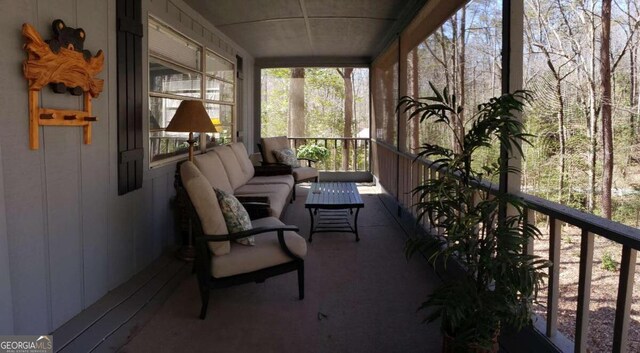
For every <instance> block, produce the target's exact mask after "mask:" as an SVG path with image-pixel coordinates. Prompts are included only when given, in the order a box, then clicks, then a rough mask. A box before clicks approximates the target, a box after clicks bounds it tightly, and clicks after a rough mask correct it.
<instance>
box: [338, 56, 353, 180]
mask: <svg viewBox="0 0 640 353" xmlns="http://www.w3.org/2000/svg"><path fill="white" fill-rule="evenodd" d="M338 73H339V74H340V76H342V80H343V81H344V130H343V133H342V137H352V136H353V132H352V131H351V125H352V124H353V79H352V78H353V77H352V74H353V68H351V67H345V68H344V69H343V70H342V71H340V70H338ZM350 143H351V141H347V140H344V141H342V170H344V171H347V170H349V144H350Z"/></svg>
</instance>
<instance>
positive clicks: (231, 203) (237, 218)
mask: <svg viewBox="0 0 640 353" xmlns="http://www.w3.org/2000/svg"><path fill="white" fill-rule="evenodd" d="M215 192H216V196H217V197H218V203H219V204H220V210H221V211H222V216H223V217H224V221H225V223H226V224H227V229H228V230H229V233H238V232H243V231H245V230H250V229H251V218H249V213H247V210H245V208H244V206H242V204H241V203H240V201H238V199H236V198H235V196H233V195H230V194H227V193H226V192H224V191H222V190H219V189H215ZM236 242H238V243H240V244H243V245H253V244H254V243H255V242H254V239H253V236H250V237H246V238H240V239H236Z"/></svg>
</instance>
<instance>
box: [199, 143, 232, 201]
mask: <svg viewBox="0 0 640 353" xmlns="http://www.w3.org/2000/svg"><path fill="white" fill-rule="evenodd" d="M193 162H194V164H195V165H196V167H198V169H199V170H200V172H201V173H202V174H203V175H204V176H205V177H206V178H207V180H208V181H209V184H210V185H211V186H212V187H214V188H216V189H220V190H222V191H224V192H226V193H227V194H233V187H231V183H230V182H229V177H228V176H227V172H226V171H225V169H224V165H223V164H222V161H221V160H220V157H218V155H217V154H216V153H213V152H209V153H205V154H199V155H197V156H195V157H193Z"/></svg>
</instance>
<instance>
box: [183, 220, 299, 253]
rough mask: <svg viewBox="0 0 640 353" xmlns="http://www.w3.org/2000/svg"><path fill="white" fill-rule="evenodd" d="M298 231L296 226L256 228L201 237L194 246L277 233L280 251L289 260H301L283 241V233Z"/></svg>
mask: <svg viewBox="0 0 640 353" xmlns="http://www.w3.org/2000/svg"><path fill="white" fill-rule="evenodd" d="M299 230H300V229H299V228H298V227H296V226H292V225H283V226H279V227H258V228H253V229H249V230H245V231H242V232H236V233H231V234H226V235H202V236H199V237H197V238H196V246H197V247H202V246H203V245H204V244H205V243H208V242H220V241H232V240H237V239H242V238H246V237H250V236H252V235H253V236H256V235H260V234H265V233H269V232H277V233H278V243H279V244H280V248H281V249H282V251H284V252H285V254H287V256H289V257H290V258H292V259H294V260H301V258H300V257H299V256H297V255H295V254H294V253H293V252H292V251H291V250H290V249H289V248H288V247H287V243H286V242H285V241H284V232H289V231H291V232H297V231H299Z"/></svg>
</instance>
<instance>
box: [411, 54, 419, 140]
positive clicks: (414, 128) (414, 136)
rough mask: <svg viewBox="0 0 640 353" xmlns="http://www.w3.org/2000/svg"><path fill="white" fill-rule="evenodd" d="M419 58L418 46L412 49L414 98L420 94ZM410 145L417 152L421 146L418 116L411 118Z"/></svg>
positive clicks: (412, 91) (412, 90) (412, 93)
mask: <svg viewBox="0 0 640 353" xmlns="http://www.w3.org/2000/svg"><path fill="white" fill-rule="evenodd" d="M418 60H419V58H418V48H414V49H413V50H412V51H411V95H412V96H413V97H414V98H417V97H419V96H420V87H419V83H418V75H419V71H418V66H419V64H418ZM409 147H410V149H411V150H410V152H412V153H416V152H417V150H418V148H419V147H420V119H419V118H418V117H414V118H413V119H411V144H410V145H409Z"/></svg>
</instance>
